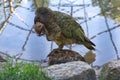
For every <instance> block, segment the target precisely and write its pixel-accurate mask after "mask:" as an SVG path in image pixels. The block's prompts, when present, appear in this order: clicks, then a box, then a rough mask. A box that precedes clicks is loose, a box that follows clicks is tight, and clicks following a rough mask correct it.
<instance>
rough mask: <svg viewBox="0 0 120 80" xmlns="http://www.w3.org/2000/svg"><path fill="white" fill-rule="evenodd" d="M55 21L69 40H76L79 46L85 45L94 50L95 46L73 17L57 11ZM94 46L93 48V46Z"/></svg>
mask: <svg viewBox="0 0 120 80" xmlns="http://www.w3.org/2000/svg"><path fill="white" fill-rule="evenodd" d="M54 13H55V20H56V23H57V24H58V25H59V27H60V29H61V33H62V34H63V35H64V36H65V37H66V38H69V39H74V40H76V43H78V44H84V45H85V46H86V47H87V48H88V49H90V50H94V47H93V46H95V44H94V43H92V42H91V41H90V40H89V39H88V38H87V37H86V36H85V33H84V31H83V29H82V27H81V26H80V24H78V23H77V22H76V21H75V19H74V18H73V17H71V16H70V15H68V14H65V13H61V12H58V11H55V12H54ZM92 45H93V46H92Z"/></svg>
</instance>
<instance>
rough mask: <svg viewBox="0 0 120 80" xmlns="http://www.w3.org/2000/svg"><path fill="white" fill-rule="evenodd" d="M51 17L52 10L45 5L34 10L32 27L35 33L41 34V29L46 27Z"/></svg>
mask: <svg viewBox="0 0 120 80" xmlns="http://www.w3.org/2000/svg"><path fill="white" fill-rule="evenodd" d="M52 19H53V11H52V10H51V9H49V8H46V7H40V8H38V9H37V10H36V12H35V18H34V29H35V31H36V33H37V34H39V35H40V34H41V32H42V30H43V29H45V27H47V25H48V24H49V23H50V22H51V21H52Z"/></svg>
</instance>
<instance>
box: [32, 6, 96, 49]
mask: <svg viewBox="0 0 120 80" xmlns="http://www.w3.org/2000/svg"><path fill="white" fill-rule="evenodd" d="M34 29H35V31H36V33H37V34H38V35H40V34H41V33H44V34H45V35H46V38H47V40H48V41H54V42H55V43H56V44H57V45H58V49H62V48H63V47H64V46H65V45H70V44H82V45H84V46H85V47H86V48H88V49H89V50H95V48H94V46H95V44H94V43H93V42H91V41H90V40H89V39H88V38H87V37H86V36H85V33H84V31H83V29H82V27H81V26H80V24H79V23H77V22H76V20H75V19H74V18H73V17H71V16H70V15H68V14H66V13H62V12H59V11H53V10H51V9H49V8H47V7H40V8H38V9H37V10H36V12H35V18H34Z"/></svg>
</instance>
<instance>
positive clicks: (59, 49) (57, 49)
mask: <svg viewBox="0 0 120 80" xmlns="http://www.w3.org/2000/svg"><path fill="white" fill-rule="evenodd" d="M61 50H62V48H56V49H53V51H61Z"/></svg>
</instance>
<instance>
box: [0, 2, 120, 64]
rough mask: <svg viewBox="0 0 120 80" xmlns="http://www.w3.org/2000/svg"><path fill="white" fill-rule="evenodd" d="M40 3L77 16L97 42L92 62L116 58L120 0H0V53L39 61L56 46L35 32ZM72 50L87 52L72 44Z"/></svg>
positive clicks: (118, 53)
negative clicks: (35, 20)
mask: <svg viewBox="0 0 120 80" xmlns="http://www.w3.org/2000/svg"><path fill="white" fill-rule="evenodd" d="M42 6H44V7H49V8H51V9H52V10H55V11H60V12H64V13H67V14H69V15H71V16H73V17H74V18H75V19H76V21H77V22H78V23H79V24H80V25H81V26H82V28H83V29H84V32H85V34H86V36H87V37H88V38H89V39H91V41H92V42H94V43H95V44H96V51H94V53H95V54H96V61H95V62H94V65H103V64H104V63H106V62H108V61H110V60H113V59H118V58H119V56H120V37H119V33H120V0H0V53H5V54H9V55H10V56H19V58H21V59H25V60H37V61H41V60H43V59H46V58H47V55H48V54H49V52H50V51H51V50H52V49H54V48H57V45H56V44H55V43H54V42H50V41H47V40H46V37H45V35H41V36H40V37H39V36H37V35H36V34H35V32H34V29H33V24H34V17H35V14H34V13H35V10H36V9H37V8H38V7H42ZM73 27H74V26H73ZM64 48H67V49H68V46H66V47H64ZM72 50H74V51H77V52H79V53H80V54H81V55H85V54H86V52H88V49H86V48H85V47H84V46H82V45H75V44H73V45H72Z"/></svg>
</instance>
